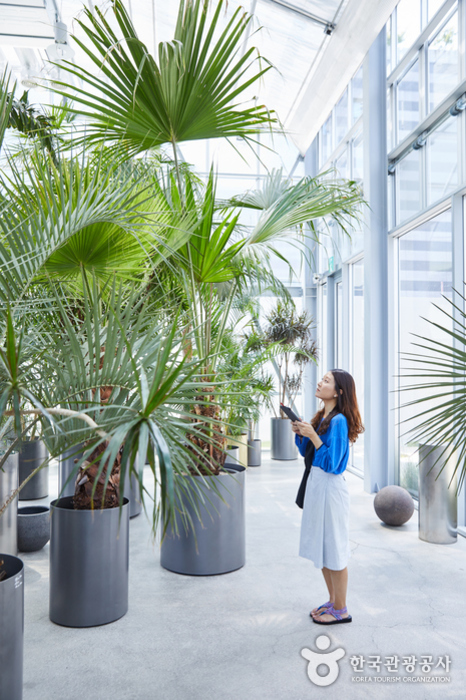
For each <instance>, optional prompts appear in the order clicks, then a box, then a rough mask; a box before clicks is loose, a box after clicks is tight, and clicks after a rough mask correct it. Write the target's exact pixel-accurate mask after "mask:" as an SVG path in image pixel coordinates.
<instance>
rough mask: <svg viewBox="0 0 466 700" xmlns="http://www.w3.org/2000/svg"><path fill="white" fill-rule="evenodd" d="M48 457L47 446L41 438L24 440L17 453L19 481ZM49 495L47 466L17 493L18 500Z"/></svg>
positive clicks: (29, 499)
mask: <svg viewBox="0 0 466 700" xmlns="http://www.w3.org/2000/svg"><path fill="white" fill-rule="evenodd" d="M47 457H48V452H47V448H46V446H45V445H44V443H43V442H42V440H26V441H25V442H23V443H22V445H21V451H20V453H19V483H20V484H21V483H22V482H23V481H24V479H26V478H27V477H28V476H29V474H30V473H31V472H32V471H34V469H37V467H39V466H40V465H41V464H42V462H45V460H46V459H47ZM48 495H49V466H48V465H47V466H46V467H43V468H42V469H41V470H40V471H39V472H37V474H36V475H35V476H33V477H32V479H31V480H30V481H28V483H27V484H26V485H25V486H24V487H23V488H22V489H21V491H20V493H19V500H20V501H33V500H36V499H38V498H46V496H48Z"/></svg>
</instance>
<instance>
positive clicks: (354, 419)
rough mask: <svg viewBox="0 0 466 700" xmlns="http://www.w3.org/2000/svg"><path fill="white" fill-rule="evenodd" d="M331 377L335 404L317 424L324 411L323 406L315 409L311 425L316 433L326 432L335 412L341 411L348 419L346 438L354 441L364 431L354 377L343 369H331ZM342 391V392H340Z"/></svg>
mask: <svg viewBox="0 0 466 700" xmlns="http://www.w3.org/2000/svg"><path fill="white" fill-rule="evenodd" d="M330 371H331V373H332V374H333V379H334V380H335V388H336V390H337V393H338V399H337V404H336V406H335V408H334V409H333V411H330V413H329V414H328V416H327V418H326V419H325V420H324V421H323V422H322V425H321V426H320V428H319V427H318V426H319V423H320V421H321V419H322V418H323V415H324V413H325V408H323V409H322V410H320V411H317V413H316V414H315V416H314V418H313V419H312V420H311V425H312V427H313V428H314V430H316V431H317V434H318V435H323V434H324V433H326V432H327V430H328V427H329V425H330V421H331V420H332V418H333V417H334V416H336V415H337V413H343V415H344V416H345V418H346V420H347V421H348V439H349V441H350V442H351V443H353V442H356V440H357V439H358V436H359V435H360V434H361V433H363V432H364V426H363V424H362V420H361V414H360V413H359V406H358V399H357V397H356V385H355V383H354V379H353V377H352V376H351V374H349V372H345V370H344V369H331V370H330ZM341 392H343V393H341Z"/></svg>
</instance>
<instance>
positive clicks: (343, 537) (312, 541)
mask: <svg viewBox="0 0 466 700" xmlns="http://www.w3.org/2000/svg"><path fill="white" fill-rule="evenodd" d="M349 508H350V495H349V490H348V485H347V483H346V479H345V475H344V472H343V474H330V473H329V472H325V471H324V470H323V469H321V468H320V467H315V466H313V467H312V469H311V471H310V474H309V477H308V480H307V484H306V493H305V496H304V504H303V515H302V520H301V537H300V542H299V556H300V557H305V558H306V559H311V561H313V562H314V564H315V566H316V567H317V568H318V569H322V568H323V567H324V566H325V568H327V569H332V570H333V571H341V569H344V568H345V567H346V565H347V563H348V559H349V557H350V553H351V550H350V544H349Z"/></svg>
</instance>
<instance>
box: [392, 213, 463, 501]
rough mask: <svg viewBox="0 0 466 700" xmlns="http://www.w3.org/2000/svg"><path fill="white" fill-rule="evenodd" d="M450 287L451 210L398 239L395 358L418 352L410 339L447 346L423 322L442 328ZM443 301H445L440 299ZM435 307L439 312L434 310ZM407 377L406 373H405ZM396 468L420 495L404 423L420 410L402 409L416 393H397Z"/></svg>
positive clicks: (415, 447)
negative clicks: (424, 337)
mask: <svg viewBox="0 0 466 700" xmlns="http://www.w3.org/2000/svg"><path fill="white" fill-rule="evenodd" d="M451 288H452V239H451V210H448V211H446V212H443V213H442V214H439V215H438V216H436V217H435V218H433V219H431V220H430V221H427V222H426V223H423V224H421V225H420V226H418V227H417V228H415V229H413V230H412V231H410V232H409V233H406V234H405V235H404V236H402V237H401V238H399V239H398V314H397V316H398V338H399V341H398V351H399V353H408V352H409V353H416V352H420V353H422V350H421V349H420V348H417V347H416V346H415V345H413V343H415V342H420V343H421V345H422V340H419V339H417V338H415V337H414V334H416V335H420V336H428V337H429V339H430V340H435V338H436V335H438V336H439V341H440V342H445V338H444V334H442V333H441V332H436V329H435V327H433V326H432V325H430V324H428V323H426V321H425V320H423V318H422V317H424V318H426V319H429V320H431V321H435V322H438V323H440V324H443V325H444V324H445V320H446V316H445V314H443V313H442V311H441V309H445V310H448V309H450V310H451V306H450V304H449V303H448V301H447V299H451ZM444 297H446V299H445V298H444ZM434 304H436V305H437V306H438V307H440V308H439V309H438V308H436V307H435V306H434ZM397 360H398V366H399V374H401V373H402V369H403V368H404V369H405V370H406V368H408V367H409V364H408V363H407V361H406V360H403V359H401V356H400V355H399V354H398V357H397ZM405 373H406V371H405ZM412 382H413V379H409V380H408V379H405V380H403V382H401V380H400V384H399V386H400V387H401V386H408V385H409V384H411V383H412ZM398 396H399V421H400V423H401V425H400V426H399V428H398V431H399V434H398V440H399V464H398V470H399V474H398V478H399V481H398V483H399V484H400V486H403V487H404V488H406V489H407V490H408V491H409V492H410V493H411V494H412V495H413V496H415V497H417V496H418V464H419V459H418V448H419V445H418V444H417V443H415V442H414V441H412V439H410V433H409V428H410V427H412V424H411V425H410V424H409V423H408V424H404V421H406V420H408V419H409V418H410V417H411V416H414V415H415V414H416V413H418V412H419V410H420V409H419V407H417V408H416V407H403V404H406V403H407V402H409V401H412V400H414V399H416V398H417V397H418V396H419V392H416V391H401V392H400V393H399V395H398Z"/></svg>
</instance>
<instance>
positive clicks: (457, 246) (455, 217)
mask: <svg viewBox="0 0 466 700" xmlns="http://www.w3.org/2000/svg"><path fill="white" fill-rule="evenodd" d="M464 206H465V198H464V194H461V193H459V194H456V195H454V196H453V197H452V202H451V224H452V287H453V289H454V290H456V291H457V292H459V293H460V294H463V295H464V291H463V280H464V279H465V267H466V266H465V243H464ZM452 301H453V302H454V303H455V304H456V305H457V306H459V307H460V309H462V310H463V313H464V312H465V311H466V309H465V302H464V300H463V299H462V298H461V297H460V296H458V295H456V296H454V295H453V292H452ZM453 318H454V319H455V320H456V321H459V322H460V323H461V322H463V321H464V319H463V318H462V316H461V314H460V312H459V311H457V309H455V308H453ZM453 347H455V348H456V349H461V344H460V343H459V342H458V341H457V340H456V339H455V338H454V339H453ZM457 502H458V524H459V525H463V526H464V525H466V488H465V485H464V484H463V486H462V487H461V490H460V491H459V493H458V501H457Z"/></svg>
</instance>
